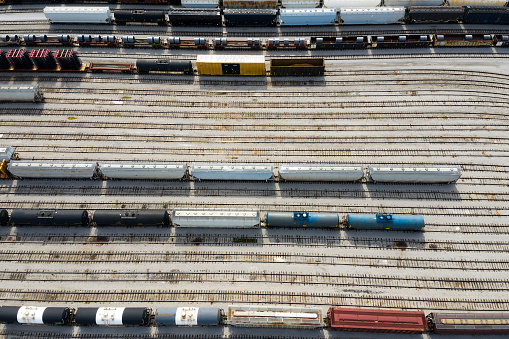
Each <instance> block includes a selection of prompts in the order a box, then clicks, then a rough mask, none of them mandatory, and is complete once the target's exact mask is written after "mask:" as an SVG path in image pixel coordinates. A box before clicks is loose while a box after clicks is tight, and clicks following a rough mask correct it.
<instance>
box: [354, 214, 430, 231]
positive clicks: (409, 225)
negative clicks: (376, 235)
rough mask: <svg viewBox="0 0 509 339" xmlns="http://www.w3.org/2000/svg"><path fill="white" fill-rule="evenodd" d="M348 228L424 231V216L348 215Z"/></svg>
mask: <svg viewBox="0 0 509 339" xmlns="http://www.w3.org/2000/svg"><path fill="white" fill-rule="evenodd" d="M346 218H347V223H348V224H347V226H348V228H354V229H361V230H362V229H364V230H396V231H422V230H423V229H424V217H423V216H422V215H397V214H381V213H379V214H347V217H346Z"/></svg>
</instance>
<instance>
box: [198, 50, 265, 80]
mask: <svg viewBox="0 0 509 339" xmlns="http://www.w3.org/2000/svg"><path fill="white" fill-rule="evenodd" d="M196 67H197V68H198V74H203V75H265V57H264V56H263V55H216V54H212V55H198V57H197V58H196Z"/></svg>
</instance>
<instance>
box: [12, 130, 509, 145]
mask: <svg viewBox="0 0 509 339" xmlns="http://www.w3.org/2000/svg"><path fill="white" fill-rule="evenodd" d="M304 138H305V140H304ZM3 139H4V140H6V141H8V140H12V141H22V140H30V141H34V140H49V139H51V140H53V141H56V140H60V141H78V140H79V141H82V142H84V141H98V142H108V141H122V142H138V141H143V142H159V143H172V142H179V143H183V142H184V143H191V142H195V143H196V142H197V143H201V142H204V143H235V144H253V143H257V144H259V145H264V144H267V145H272V144H283V143H284V144H291V145H298V144H316V145H319V144H330V143H348V144H352V145H355V144H362V145H369V144H381V143H392V144H397V143H402V144H427V145H430V144H441V145H444V144H469V145H470V144H472V143H473V141H472V137H471V136H468V137H467V136H465V137H460V136H448V137H438V136H437V137H435V136H432V135H430V136H426V137H403V136H401V137H398V136H387V137H367V136H359V137H327V136H323V137H316V136H305V137H304V136H303V135H302V136H300V137H291V136H284V137H276V136H264V135H260V136H245V137H242V136H235V137H232V136H201V137H199V136H193V135H182V134H179V136H178V137H177V136H164V135H143V136H142V135H136V134H134V135H133V134H131V135H126V134H109V133H108V134H99V133H97V134H96V133H94V134H88V133H75V134H71V133H58V134H56V133H27V132H19V133H15V132H13V133H8V134H7V133H4V135H3ZM474 143H475V144H478V145H495V144H496V145H500V146H503V145H507V144H509V138H503V137H487V138H486V137H480V138H475V142H474Z"/></svg>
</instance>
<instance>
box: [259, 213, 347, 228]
mask: <svg viewBox="0 0 509 339" xmlns="http://www.w3.org/2000/svg"><path fill="white" fill-rule="evenodd" d="M267 227H307V228H336V227H339V215H338V214H337V213H315V212H268V213H267Z"/></svg>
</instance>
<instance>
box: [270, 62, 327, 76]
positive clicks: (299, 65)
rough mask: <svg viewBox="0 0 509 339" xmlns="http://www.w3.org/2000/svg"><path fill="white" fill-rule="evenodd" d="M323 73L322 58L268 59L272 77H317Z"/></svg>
mask: <svg viewBox="0 0 509 339" xmlns="http://www.w3.org/2000/svg"><path fill="white" fill-rule="evenodd" d="M324 72H325V63H324V61H323V58H300V59H279V58H272V59H270V75H272V76H292V75H293V76H305V75H310V76H318V75H323V74H324Z"/></svg>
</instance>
